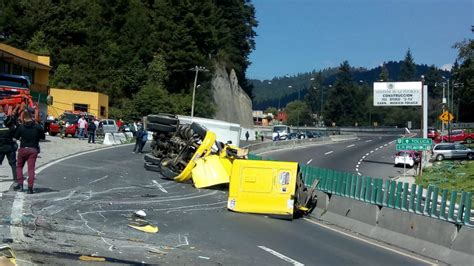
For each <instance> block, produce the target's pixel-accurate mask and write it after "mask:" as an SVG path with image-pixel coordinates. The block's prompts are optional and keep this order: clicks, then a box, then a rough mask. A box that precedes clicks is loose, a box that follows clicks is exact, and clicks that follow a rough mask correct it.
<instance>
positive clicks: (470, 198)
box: [464, 192, 472, 225]
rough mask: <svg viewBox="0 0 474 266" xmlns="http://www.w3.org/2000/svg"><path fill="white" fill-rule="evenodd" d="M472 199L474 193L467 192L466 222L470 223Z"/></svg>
mask: <svg viewBox="0 0 474 266" xmlns="http://www.w3.org/2000/svg"><path fill="white" fill-rule="evenodd" d="M471 200H472V193H471V192H467V194H466V203H465V204H464V206H465V208H464V224H465V225H470V224H471Z"/></svg>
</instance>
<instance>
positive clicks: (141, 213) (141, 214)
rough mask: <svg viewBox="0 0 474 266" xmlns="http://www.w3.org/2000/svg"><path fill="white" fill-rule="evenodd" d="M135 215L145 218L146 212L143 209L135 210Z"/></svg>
mask: <svg viewBox="0 0 474 266" xmlns="http://www.w3.org/2000/svg"><path fill="white" fill-rule="evenodd" d="M135 216H137V217H140V218H145V217H146V213H145V212H144V211H143V210H139V211H136V212H135Z"/></svg>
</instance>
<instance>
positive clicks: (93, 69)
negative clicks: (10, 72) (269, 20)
mask: <svg viewBox="0 0 474 266" xmlns="http://www.w3.org/2000/svg"><path fill="white" fill-rule="evenodd" d="M256 26H257V21H256V20H255V10H254V7H253V5H252V4H251V3H250V2H249V1H247V0H229V1H213V0H202V1H173V0H159V1H142V0H119V1H105V0H98V1H88V0H75V1H53V0H31V1H23V0H22V1H14V0H5V1H0V40H1V41H2V42H5V43H7V44H10V45H13V46H15V47H17V48H20V49H28V50H30V51H32V52H35V53H40V54H47V53H48V52H49V54H50V55H51V62H52V66H53V71H52V72H53V73H54V74H53V75H52V77H51V86H57V87H64V88H74V89H81V90H90V91H97V92H102V93H106V94H108V95H109V97H110V104H111V106H112V107H113V108H116V109H120V108H127V107H125V106H124V105H125V104H124V103H125V102H127V101H126V100H125V99H129V102H128V103H127V104H128V105H130V104H132V105H133V104H138V102H140V100H138V99H142V97H143V96H142V94H145V95H148V96H150V97H154V96H153V95H152V94H150V92H151V91H150V90H154V91H155V92H157V93H159V95H163V96H164V97H166V98H169V99H174V100H173V104H174V105H175V106H168V107H160V108H161V109H170V110H171V109H173V110H176V111H180V112H182V113H181V114H189V110H190V106H191V104H190V101H189V103H188V98H189V97H190V96H188V95H187V94H190V88H191V86H192V83H193V81H194V73H193V72H192V71H189V69H190V68H191V67H193V66H196V65H198V66H205V67H206V68H208V69H211V70H212V66H213V65H214V64H216V63H217V62H218V63H222V64H224V65H225V66H226V68H227V69H228V70H229V69H231V68H234V69H235V71H236V73H237V77H238V78H239V82H240V85H241V86H242V87H243V88H244V90H245V91H246V92H247V93H248V94H249V95H250V96H251V95H252V86H250V84H248V83H247V82H246V78H245V71H246V69H247V67H248V65H249V64H250V62H249V60H248V56H249V54H250V52H251V51H252V50H253V49H254V48H255V42H254V38H255V35H256V34H255V31H254V28H255V27H256ZM211 77H212V73H209V74H208V75H200V76H199V83H200V84H203V83H205V82H209V80H210V78H211ZM152 88H153V89H152ZM204 89H206V90H208V91H206V92H203V91H201V92H200V94H199V95H200V96H199V97H197V98H196V100H197V103H196V114H207V115H209V114H211V113H213V111H212V110H213V109H214V107H213V106H212V105H213V104H212V103H213V101H212V97H211V98H210V97H209V95H210V89H211V86H202V87H201V90H204ZM139 93H140V95H137V94H139ZM135 96H136V97H135ZM210 99H211V100H210ZM142 100H144V99H142ZM168 103H171V102H168ZM149 104H151V106H154V107H153V108H154V109H153V108H150V107H147V108H148V109H147V108H145V107H143V106H134V108H135V107H136V108H135V109H136V111H133V112H132V111H127V112H125V113H127V114H130V115H132V114H133V115H137V114H138V113H141V112H145V111H152V110H155V109H157V108H158V107H157V106H156V103H153V104H152V103H149ZM160 108H158V109H160ZM161 109H160V110H161ZM125 113H124V115H126V114H125ZM117 114H120V112H117Z"/></svg>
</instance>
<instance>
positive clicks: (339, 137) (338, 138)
mask: <svg viewBox="0 0 474 266" xmlns="http://www.w3.org/2000/svg"><path fill="white" fill-rule="evenodd" d="M329 138H331V140H332V141H333V142H340V141H349V140H356V139H357V136H356V135H330V136H329Z"/></svg>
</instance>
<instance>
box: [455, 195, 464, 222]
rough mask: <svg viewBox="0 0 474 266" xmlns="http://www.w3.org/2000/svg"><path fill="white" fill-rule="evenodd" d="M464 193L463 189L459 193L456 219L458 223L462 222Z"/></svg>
mask: <svg viewBox="0 0 474 266" xmlns="http://www.w3.org/2000/svg"><path fill="white" fill-rule="evenodd" d="M466 194H467V193H466V192H464V191H463V192H462V193H461V201H460V202H459V206H458V218H457V219H456V220H457V222H458V223H462V222H463V215H464V207H465V203H466Z"/></svg>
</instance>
